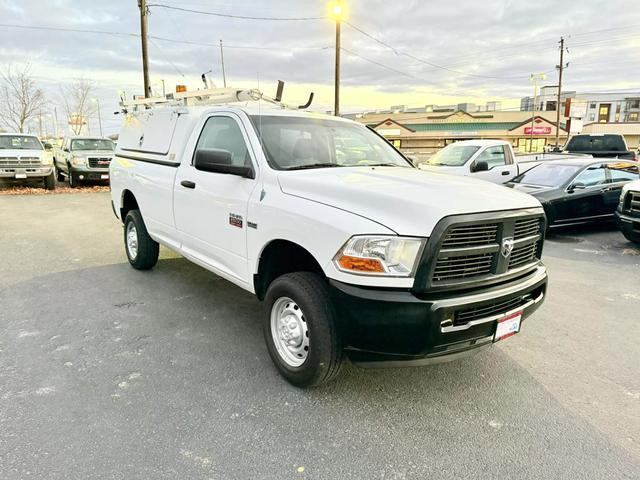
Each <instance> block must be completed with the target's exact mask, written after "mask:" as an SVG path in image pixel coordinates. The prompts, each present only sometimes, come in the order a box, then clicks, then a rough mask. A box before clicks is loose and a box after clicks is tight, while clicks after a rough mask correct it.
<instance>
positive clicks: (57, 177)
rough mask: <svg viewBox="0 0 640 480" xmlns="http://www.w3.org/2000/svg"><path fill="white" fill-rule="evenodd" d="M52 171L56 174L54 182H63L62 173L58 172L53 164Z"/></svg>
mask: <svg viewBox="0 0 640 480" xmlns="http://www.w3.org/2000/svg"><path fill="white" fill-rule="evenodd" d="M53 169H54V170H55V172H56V180H58V181H59V182H63V181H64V175H62V172H61V171H60V169H59V168H58V167H57V165H55V164H54V167H53Z"/></svg>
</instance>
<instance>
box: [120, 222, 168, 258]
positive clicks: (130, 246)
mask: <svg viewBox="0 0 640 480" xmlns="http://www.w3.org/2000/svg"><path fill="white" fill-rule="evenodd" d="M124 247H125V251H126V252H127V258H128V259H129V263H130V264H131V266H132V267H133V268H135V269H137V270H149V269H150V268H152V267H153V266H154V265H155V264H156V263H157V262H158V255H159V253H160V246H159V245H158V242H156V241H155V240H154V239H153V238H151V237H150V236H149V233H148V232H147V227H146V226H145V224H144V221H143V220H142V215H141V214H140V210H131V211H129V213H127V216H126V217H125V219H124Z"/></svg>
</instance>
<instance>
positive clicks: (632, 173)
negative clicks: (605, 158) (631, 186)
mask: <svg viewBox="0 0 640 480" xmlns="http://www.w3.org/2000/svg"><path fill="white" fill-rule="evenodd" d="M607 170H608V171H609V177H610V182H611V183H617V182H629V181H632V180H638V179H639V178H640V176H639V175H638V166H637V165H634V164H632V163H615V164H610V165H607Z"/></svg>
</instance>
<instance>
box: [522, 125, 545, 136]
mask: <svg viewBox="0 0 640 480" xmlns="http://www.w3.org/2000/svg"><path fill="white" fill-rule="evenodd" d="M532 133H533V134H534V135H549V134H550V133H551V127H533V132H532V131H531V127H524V134H525V135H531V134H532Z"/></svg>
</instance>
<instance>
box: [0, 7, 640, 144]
mask: <svg viewBox="0 0 640 480" xmlns="http://www.w3.org/2000/svg"><path fill="white" fill-rule="evenodd" d="M147 1H148V3H149V5H150V7H149V12H150V13H149V35H150V41H149V57H150V76H151V83H152V88H153V90H154V92H158V93H159V92H161V90H162V80H164V83H165V87H166V89H167V90H168V91H171V90H173V89H174V87H175V85H176V84H178V83H180V84H186V85H188V86H189V88H190V89H194V88H199V87H202V83H201V80H200V75H201V74H202V73H203V72H209V71H210V72H211V73H209V74H208V76H209V78H210V79H211V80H212V81H213V82H214V83H215V84H216V85H217V86H222V75H221V66H220V65H221V62H220V49H219V41H220V40H222V42H223V45H224V59H225V71H226V77H227V83H228V84H229V85H232V86H234V87H239V88H256V87H258V86H259V87H260V89H261V90H263V91H264V92H265V93H267V94H271V95H273V94H275V89H276V81H277V80H278V79H281V80H284V81H285V82H286V86H285V97H284V99H285V100H286V101H288V102H290V103H304V101H305V100H306V97H307V96H308V94H309V92H310V91H313V92H315V94H316V97H315V101H314V107H315V108H316V109H318V110H321V111H325V110H330V109H332V105H333V78H334V77H333V76H334V61H335V60H334V55H335V50H334V48H335V22H334V21H333V20H331V19H330V18H326V17H327V16H328V15H329V13H330V8H329V3H330V2H329V1H324V0H295V1H294V0H268V1H266V0H263V1H258V0H235V1H231V0H221V1H216V0H210V1H204V0H200V1H198V0H184V1H180V0H147ZM342 3H343V5H344V9H345V12H346V18H345V20H344V21H343V22H342V47H343V50H342V53H341V56H342V61H341V71H342V75H341V109H342V111H343V112H354V111H362V110H372V109H384V108H389V106H391V105H409V106H424V105H430V104H437V105H448V104H454V103H462V102H474V103H477V104H484V103H485V102H487V101H494V100H497V101H501V102H502V108H505V109H517V108H518V106H519V99H520V98H521V97H523V96H526V95H530V94H531V93H532V89H533V87H532V84H531V82H530V79H529V77H530V74H531V73H539V72H545V73H546V75H547V80H546V81H545V82H543V83H544V84H550V85H553V84H557V71H556V68H555V66H556V65H557V64H558V61H559V60H558V55H559V51H558V41H559V38H560V36H564V37H565V40H566V46H567V47H568V52H567V53H566V55H565V61H566V62H569V68H568V69H567V70H566V71H565V77H564V85H565V87H566V89H567V90H577V91H579V92H590V91H597V92H600V91H614V90H621V91H624V90H639V89H640V75H639V74H640V9H639V8H638V2H637V0H580V1H575V0H565V1H562V2H561V1H559V0H481V1H478V0H448V1H442V0H396V1H389V0H343V2H342ZM167 6H168V7H178V8H183V9H191V10H198V11H203V12H210V13H219V14H223V15H235V16H251V17H269V18H273V17H276V18H286V19H288V20H265V19H260V20H250V19H241V18H230V17H221V16H214V15H204V14H202V13H193V12H186V11H180V10H176V9H170V8H166V7H167ZM322 17H325V18H322ZM291 18H296V19H299V18H305V20H291ZM307 18H311V19H307ZM24 27H37V28H35V29H34V28H24ZM42 28H45V29H42ZM47 28H55V29H66V31H59V30H47ZM68 30H90V31H100V32H109V33H108V34H100V33H90V32H73V31H68ZM139 32H140V18H139V11H138V6H137V0H110V1H95V0H94V1H90V0H49V1H44V0H0V68H2V67H4V66H6V65H9V64H10V65H13V66H23V65H27V64H29V65H30V66H31V71H32V73H33V75H34V77H35V80H36V81H37V82H38V85H39V86H40V87H41V88H42V89H43V90H44V91H45V93H46V95H47V98H48V99H49V103H50V106H51V107H50V109H51V116H49V117H47V118H48V122H49V123H47V125H49V124H50V125H53V118H52V115H53V108H54V106H56V105H58V109H57V110H58V116H59V117H62V109H61V107H60V106H59V96H60V87H61V85H64V84H65V83H68V82H71V81H72V80H73V79H76V78H85V79H88V80H91V81H92V82H93V83H94V85H95V90H94V96H95V97H96V98H97V99H99V101H100V105H101V107H102V108H101V111H102V123H103V128H104V130H105V132H104V133H105V134H111V133H116V132H117V131H118V128H119V124H120V117H118V116H116V115H114V114H113V112H114V111H116V110H117V101H118V93H117V92H118V91H125V92H126V93H127V95H133V94H141V93H143V87H142V61H141V47H140V38H139V37H138V35H139ZM90 127H91V128H92V129H93V130H94V131H96V130H97V128H98V127H97V118H92V119H91V121H90ZM51 128H53V127H51Z"/></svg>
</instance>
